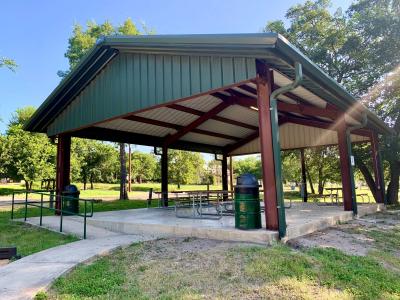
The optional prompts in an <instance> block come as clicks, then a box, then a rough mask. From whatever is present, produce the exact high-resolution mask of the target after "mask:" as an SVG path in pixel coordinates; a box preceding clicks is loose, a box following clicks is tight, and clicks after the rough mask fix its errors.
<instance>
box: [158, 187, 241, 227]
mask: <svg viewBox="0 0 400 300" xmlns="http://www.w3.org/2000/svg"><path fill="white" fill-rule="evenodd" d="M155 194H156V195H158V203H159V205H158V206H159V207H161V205H160V204H161V200H162V197H161V196H162V192H155ZM168 195H169V196H170V197H169V200H172V201H174V204H175V205H174V206H173V209H174V210H175V215H176V217H178V218H190V219H213V220H215V219H220V218H221V217H222V216H223V215H233V214H234V205H233V199H232V196H233V192H232V191H223V190H206V191H204V190H197V191H173V192H169V193H168ZM171 195H172V197H171ZM188 210H189V214H188V213H186V214H185V213H183V212H185V211H186V212H187V211H188Z"/></svg>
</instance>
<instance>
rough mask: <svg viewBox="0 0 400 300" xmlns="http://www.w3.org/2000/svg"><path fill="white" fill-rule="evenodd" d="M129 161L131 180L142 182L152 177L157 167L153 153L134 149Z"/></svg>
mask: <svg viewBox="0 0 400 300" xmlns="http://www.w3.org/2000/svg"><path fill="white" fill-rule="evenodd" d="M131 161H132V173H131V178H132V180H133V181H135V182H138V183H142V182H143V181H150V180H152V179H153V178H154V175H155V172H156V168H157V159H156V156H155V155H154V154H152V153H143V152H140V151H134V152H132V155H131Z"/></svg>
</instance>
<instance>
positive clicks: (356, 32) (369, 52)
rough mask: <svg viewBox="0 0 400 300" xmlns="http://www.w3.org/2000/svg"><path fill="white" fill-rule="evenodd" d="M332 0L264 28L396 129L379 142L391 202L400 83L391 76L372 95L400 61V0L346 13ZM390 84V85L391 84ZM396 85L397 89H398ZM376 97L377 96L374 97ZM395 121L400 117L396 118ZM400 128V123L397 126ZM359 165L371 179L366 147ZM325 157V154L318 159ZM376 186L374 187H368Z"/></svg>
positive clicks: (375, 0)
mask: <svg viewBox="0 0 400 300" xmlns="http://www.w3.org/2000/svg"><path fill="white" fill-rule="evenodd" d="M330 6H331V2H330V1H329V0H316V1H311V0H309V1H306V2H305V3H303V4H298V5H295V6H293V7H291V8H290V9H289V10H288V11H287V13H286V18H287V19H288V20H289V25H288V26H287V27H286V26H285V23H284V22H283V21H281V20H278V21H272V22H268V24H267V25H266V27H265V29H264V30H265V31H275V32H278V33H281V34H282V35H284V36H285V37H286V38H288V39H289V41H290V42H291V43H292V44H294V45H295V46H296V47H298V48H299V49H300V50H301V51H302V52H303V53H304V54H306V55H307V56H308V57H309V58H310V59H311V60H312V61H313V62H315V63H316V64H317V65H319V66H320V67H321V68H322V69H323V70H324V71H325V72H326V73H327V74H328V75H330V76H331V77H333V78H334V79H335V80H336V81H338V82H339V83H341V84H343V85H344V87H345V88H347V90H349V91H350V92H351V93H353V94H354V95H356V96H363V95H365V94H367V95H370V96H367V97H364V98H363V101H364V103H365V104H366V105H367V106H369V107H370V108H372V109H373V110H375V112H376V113H377V114H378V115H379V116H380V117H381V118H382V119H384V120H385V121H386V122H387V124H388V125H389V126H392V127H393V128H394V129H395V130H396V132H397V136H396V138H393V137H392V138H391V139H390V142H389V143H387V142H384V143H381V144H382V145H383V147H384V153H385V156H384V157H385V159H386V160H387V161H388V162H389V164H388V165H389V169H390V171H389V172H388V174H390V176H389V179H390V183H389V187H388V191H387V195H388V201H389V203H395V202H397V201H398V186H399V171H397V170H399V167H398V166H399V164H400V159H399V153H400V150H399V141H398V139H399V137H398V134H399V128H398V127H396V124H400V120H399V111H400V108H399V105H400V104H399V103H400V102H399V101H398V94H397V93H396V92H395V90H397V91H398V87H396V84H395V83H394V81H393V80H392V81H391V83H390V84H389V85H386V87H387V89H385V90H386V91H388V92H390V93H386V92H383V93H381V92H378V93H376V92H375V93H374V92H371V93H368V91H369V90H370V89H371V87H372V86H374V85H376V88H375V89H373V90H375V91H381V87H382V83H383V82H388V79H387V78H388V77H387V76H385V74H394V73H395V71H394V70H395V68H396V67H397V66H398V65H399V63H400V52H399V51H398V49H399V48H400V2H399V1H397V0H356V1H355V2H354V3H353V4H352V5H351V6H350V7H349V8H348V10H347V11H346V12H343V11H342V10H341V9H338V10H336V11H335V12H334V13H331V12H330ZM389 86H390V88H389ZM395 87H396V88H395ZM373 95H375V96H373ZM397 120H399V121H398V122H397ZM398 126H400V125H398ZM355 150H356V151H355V153H356V154H357V155H358V156H359V159H356V162H357V166H358V168H359V169H360V170H361V171H362V173H363V175H364V177H365V178H366V181H367V182H369V181H368V180H367V178H368V177H370V178H372V176H371V174H370V168H369V166H367V165H366V162H365V161H363V160H362V159H360V157H362V156H363V155H364V157H365V153H361V152H362V151H364V152H365V149H364V150H363V148H360V147H357V146H356V147H355ZM320 159H322V157H320ZM370 188H371V189H373V188H374V187H373V186H370Z"/></svg>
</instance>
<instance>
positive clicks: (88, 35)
mask: <svg viewBox="0 0 400 300" xmlns="http://www.w3.org/2000/svg"><path fill="white" fill-rule="evenodd" d="M140 34H141V32H140V31H139V30H138V28H137V27H136V25H135V23H133V22H132V20H131V19H130V18H128V19H126V20H125V21H124V23H123V24H121V25H120V26H114V25H113V24H112V23H111V22H110V21H105V22H104V23H103V24H97V23H96V22H94V21H89V22H88V23H87V24H86V28H84V27H83V26H82V25H80V24H75V25H74V28H73V31H72V36H71V37H70V38H69V39H68V49H67V52H66V53H65V57H66V58H67V59H68V62H69V67H70V68H69V70H68V71H66V72H65V71H59V72H58V74H59V75H60V76H61V77H64V76H65V75H66V74H68V73H69V72H70V71H71V70H72V69H73V68H74V67H75V66H76V65H77V64H78V63H79V61H80V60H81V59H82V57H84V56H85V54H86V53H87V52H88V50H90V49H91V48H92V47H93V46H94V45H95V44H96V41H97V40H98V39H99V38H101V37H102V36H107V35H140Z"/></svg>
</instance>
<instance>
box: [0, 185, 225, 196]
mask: <svg viewBox="0 0 400 300" xmlns="http://www.w3.org/2000/svg"><path fill="white" fill-rule="evenodd" d="M73 184H75V185H77V186H78V188H79V190H80V191H81V194H80V196H81V197H82V198H100V197H115V198H118V196H119V184H117V183H115V184H114V183H95V184H94V189H93V190H91V189H89V188H90V185H89V184H88V185H87V189H86V190H83V184H82V183H73ZM150 188H152V189H153V191H154V192H157V191H160V190H161V184H160V183H142V184H132V191H133V192H148V191H149V190H150ZM168 188H169V190H170V191H176V190H178V186H177V185H176V184H169V185H168ZM33 189H38V190H39V189H40V184H39V183H35V184H34V186H33ZM206 189H207V185H188V184H185V185H181V188H180V190H182V191H193V190H206ZM210 189H211V190H220V189H221V187H220V186H219V185H210ZM22 190H25V186H24V184H20V183H8V184H0V196H7V195H11V194H12V193H13V192H15V191H22ZM132 197H134V193H132Z"/></svg>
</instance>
